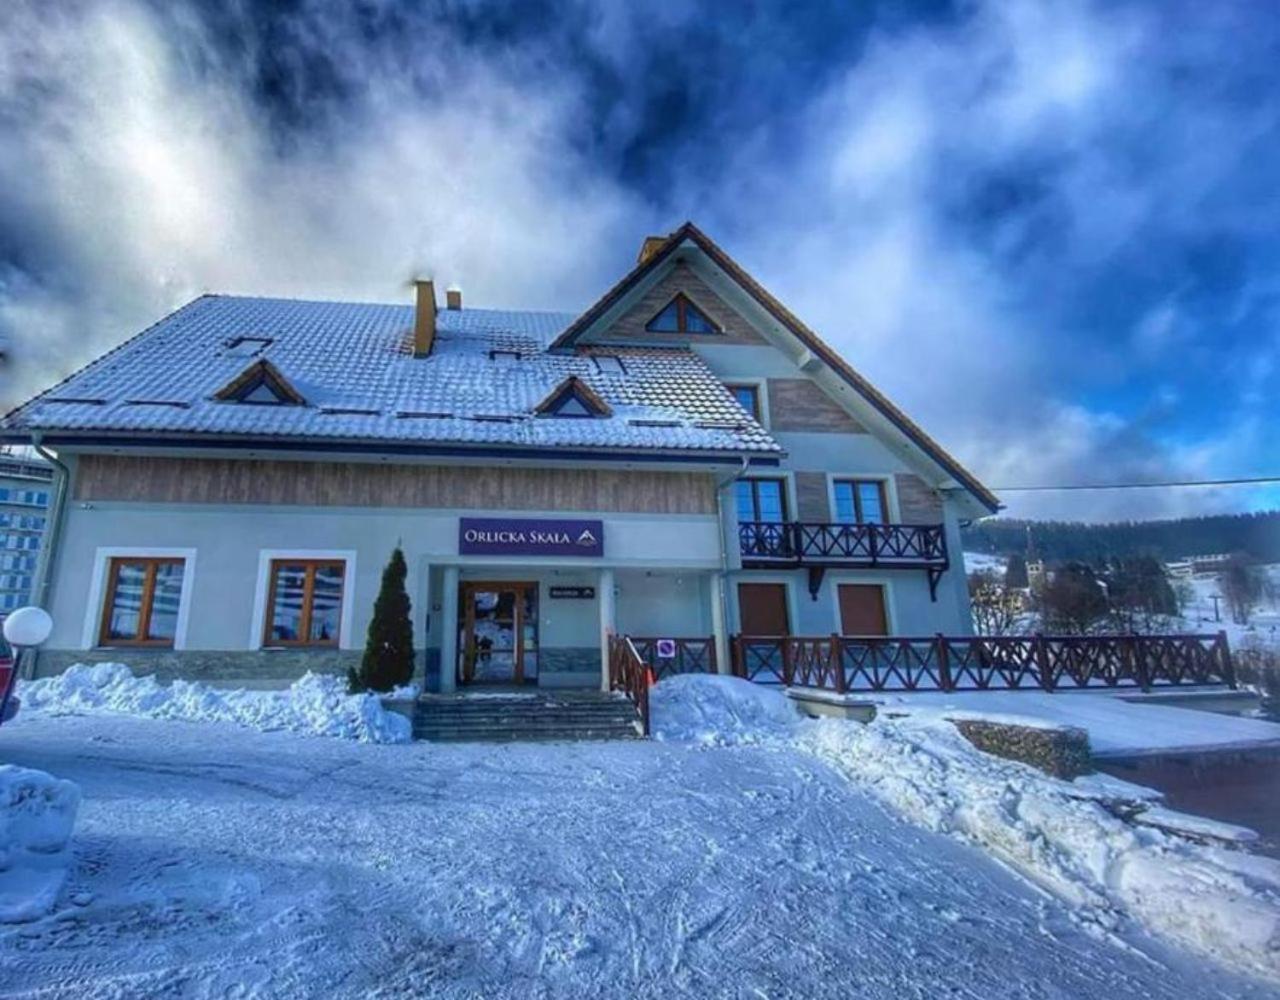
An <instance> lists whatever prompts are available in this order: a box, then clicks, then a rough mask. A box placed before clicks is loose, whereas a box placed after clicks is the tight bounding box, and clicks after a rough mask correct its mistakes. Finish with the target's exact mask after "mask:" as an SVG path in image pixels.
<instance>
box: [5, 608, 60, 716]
mask: <svg viewBox="0 0 1280 1000" xmlns="http://www.w3.org/2000/svg"><path fill="white" fill-rule="evenodd" d="M52 631H53V619H52V618H50V617H49V612H47V611H45V610H44V608H37V607H26V608H19V609H18V610H17V611H15V612H14V613H13V614H11V615H10V616H9V617H8V618H6V619H5V620H4V638H5V642H7V643H8V644H9V645H10V646H12V647H13V670H12V672H11V673H10V674H9V682H8V683H7V684H6V685H5V686H4V690H3V691H0V722H3V721H4V719H5V712H6V710H7V709H8V707H9V696H10V695H11V694H12V693H13V689H14V686H15V685H16V684H17V682H18V671H19V670H20V669H21V667H22V654H23V653H24V652H26V650H28V649H35V648H36V647H37V646H40V645H42V644H43V643H44V641H45V640H46V639H48V638H49V633H50V632H52Z"/></svg>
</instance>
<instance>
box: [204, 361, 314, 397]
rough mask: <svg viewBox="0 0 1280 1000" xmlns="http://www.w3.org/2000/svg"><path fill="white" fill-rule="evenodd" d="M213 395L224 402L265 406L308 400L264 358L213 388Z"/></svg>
mask: <svg viewBox="0 0 1280 1000" xmlns="http://www.w3.org/2000/svg"><path fill="white" fill-rule="evenodd" d="M213 398H214V399H216V400H218V401H220V402H225V403H232V402H234V403H257V404H264V405H268V406H305V405H306V402H307V401H306V400H305V399H303V398H302V394H301V393H300V392H298V390H297V389H295V388H294V387H293V386H292V385H290V384H289V381H288V379H286V378H285V377H284V376H283V375H282V374H281V373H280V370H279V369H278V368H276V366H275V365H273V364H272V363H271V362H270V361H268V360H267V359H266V358H262V359H261V360H258V361H255V362H254V363H253V364H251V365H249V367H247V368H245V369H244V371H242V372H241V373H240V374H239V375H237V376H236V377H235V378H233V379H232V380H231V381H230V382H228V383H227V384H226V385H224V386H223V387H222V388H221V389H219V390H218V391H217V392H215V393H214V394H213Z"/></svg>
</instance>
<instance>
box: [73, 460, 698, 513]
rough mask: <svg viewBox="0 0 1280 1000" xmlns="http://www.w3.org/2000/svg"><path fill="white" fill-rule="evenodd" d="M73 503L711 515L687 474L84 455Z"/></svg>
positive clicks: (692, 475) (693, 479) (694, 477)
mask: <svg viewBox="0 0 1280 1000" xmlns="http://www.w3.org/2000/svg"><path fill="white" fill-rule="evenodd" d="M73 492H74V498H75V499H76V500H82V501H89V500H117V501H130V502H150V503H208V504H241V503H244V504H288V505H298V506H316V507H423V508H458V509H487V510H551V511H561V510H563V511H570V510H575V511H602V512H617V513H624V512H634V513H646V514H715V513H716V499H715V482H714V480H713V478H712V477H711V476H709V475H705V474H701V473H692V472H624V471H617V470H613V469H527V468H505V467H499V468H477V467H472V466H433V465H372V464H359V463H340V462H270V461H264V460H256V459H255V460H240V459H203V458H152V457H147V456H116V455H84V456H81V458H80V461H79V466H78V469H77V473H76V477H75V488H74V491H73Z"/></svg>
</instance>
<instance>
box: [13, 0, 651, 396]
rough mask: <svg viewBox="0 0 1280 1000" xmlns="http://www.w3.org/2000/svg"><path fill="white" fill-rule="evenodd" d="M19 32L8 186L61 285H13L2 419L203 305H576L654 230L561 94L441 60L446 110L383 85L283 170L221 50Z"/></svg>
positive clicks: (121, 36) (30, 13)
mask: <svg viewBox="0 0 1280 1000" xmlns="http://www.w3.org/2000/svg"><path fill="white" fill-rule="evenodd" d="M6 17H7V18H8V20H9V21H10V22H11V23H10V25H9V28H10V29H11V30H8V31H6V33H5V38H6V39H7V41H6V42H5V43H3V44H2V45H0V53H2V54H0V108H4V109H6V110H8V111H10V112H11V113H13V114H14V117H18V114H17V112H20V111H24V110H25V111H26V114H23V115H21V118H22V124H21V125H20V126H19V127H18V128H17V129H16V132H15V134H14V135H13V136H12V141H13V143H14V147H15V148H16V150H17V153H16V154H12V155H10V156H9V157H6V160H7V162H5V163H4V167H5V170H4V175H3V177H4V181H5V183H6V184H8V185H9V186H10V192H9V194H8V197H10V198H13V199H15V200H16V199H20V200H21V201H22V203H23V207H24V209H25V211H26V215H27V218H28V219H29V220H30V221H31V223H32V226H33V228H36V229H38V230H39V231H40V238H41V239H43V240H46V241H48V242H49V244H50V245H51V247H52V252H53V253H54V254H56V255H57V258H58V263H59V268H60V270H61V281H60V282H59V283H58V284H57V285H56V286H53V287H50V286H49V285H47V284H42V283H39V282H36V281H34V280H33V279H32V278H31V277H30V276H27V275H23V274H15V275H14V276H13V277H12V279H11V280H9V281H6V282H5V283H4V284H3V285H0V322H3V323H4V324H5V325H6V326H8V327H9V328H11V329H12V330H13V331H14V332H15V333H16V335H17V337H18V343H17V344H16V345H14V350H15V358H16V364H15V366H14V368H13V370H12V372H11V373H9V375H8V376H7V377H6V378H5V382H6V384H4V385H3V386H0V402H13V401H15V400H16V399H18V398H20V397H22V396H23V395H25V394H28V393H30V392H31V391H33V390H35V389H37V388H39V387H41V386H42V385H44V384H47V382H48V381H49V380H50V379H51V378H54V377H57V376H59V375H61V374H64V373H66V372H67V371H68V370H70V369H72V368H74V367H76V366H78V365H80V364H82V363H84V362H85V361H87V360H89V359H90V358H91V357H93V356H94V355H96V354H98V353H100V352H101V351H102V350H104V349H105V348H107V347H109V346H111V345H112V344H114V343H116V342H118V341H119V340H121V339H123V337H124V336H126V335H128V334H130V333H132V332H135V331H136V330H138V329H141V328H142V327H143V326H145V325H146V324H147V323H149V322H151V321H153V320H154V319H155V318H156V317H157V316H158V315H160V314H162V313H164V312H166V311H168V310H170V309H172V308H174V307H176V306H177V305H179V304H181V303H182V302H184V301H186V300H188V299H190V298H192V297H194V296H195V295H197V294H199V293H200V292H202V291H230V292H242V293H257V294H271V295H294V296H313V297H333V298H339V297H344V296H350V297H357V298H372V299H376V300H379V301H396V300H398V299H403V300H405V301H408V292H407V282H408V280H409V279H410V278H411V277H413V276H414V274H415V273H428V274H431V273H434V274H435V275H437V276H439V277H440V278H441V279H442V280H444V281H447V282H458V283H459V284H461V285H462V286H463V287H464V290H465V291H466V292H467V295H468V299H469V300H470V301H473V302H476V303H478V304H480V303H488V304H493V305H520V306H529V307H543V308H555V307H563V306H564V305H565V304H566V303H568V304H572V305H576V304H579V303H581V302H583V301H585V300H587V299H588V298H589V297H590V296H591V295H593V294H594V293H597V292H598V290H599V289H600V288H601V287H603V286H604V285H605V284H606V283H607V282H608V281H609V280H611V279H612V278H613V275H612V274H609V273H607V272H604V271H603V270H602V269H601V265H600V262H601V261H602V260H603V259H605V258H606V257H607V255H606V253H605V252H604V248H605V247H611V246H613V245H614V244H615V242H616V241H617V240H618V239H619V238H625V239H627V240H631V239H633V238H635V236H634V234H635V233H636V232H637V231H638V230H639V229H641V228H642V224H641V223H638V222H637V221H635V218H634V214H633V213H635V212H636V206H635V205H634V203H633V202H632V201H631V200H630V199H629V197H628V196H627V195H626V194H625V193H623V192H622V191H621V190H620V189H619V188H617V187H616V186H614V185H613V184H612V183H611V182H609V181H608V180H606V179H604V178H603V177H602V175H601V174H600V173H599V172H597V171H595V170H594V169H593V168H592V166H591V165H590V164H589V163H586V162H584V161H583V159H582V158H581V156H580V155H578V154H576V153H575V152H574V150H573V149H572V147H571V146H570V143H569V142H568V139H567V132H568V126H569V124H570V123H571V121H572V115H573V113H574V107H575V105H574V101H575V97H574V95H573V94H572V93H569V92H565V91H564V90H563V89H561V88H560V87H559V86H558V85H557V84H556V83H555V82H554V81H545V82H544V84H543V85H542V86H539V87H537V88H530V87H527V86H522V85H521V82H520V81H518V80H514V79H511V78H509V76H508V75H506V74H505V73H504V68H503V67H501V66H489V65H486V64H485V63H483V62H475V61H473V62H467V61H464V60H460V59H457V58H456V57H455V55H454V54H452V53H451V52H450V50H449V49H448V47H447V46H446V47H442V49H441V51H440V54H439V61H438V64H437V65H436V67H435V68H436V69H437V70H438V71H439V73H440V75H441V76H443V77H444V78H446V79H447V87H446V88H445V89H444V90H443V91H440V92H438V93H437V95H436V96H435V97H433V98H424V97H422V96H420V95H417V94H415V93H414V92H413V89H412V87H411V85H410V82H409V81H408V80H406V79H405V78H403V77H400V76H397V75H396V73H395V70H396V69H397V68H398V67H396V66H383V67H381V69H379V68H378V67H377V66H376V64H375V65H371V66H369V67H368V72H369V73H370V74H371V75H370V76H369V77H368V78H367V79H366V80H365V84H366V88H367V90H366V93H365V94H364V101H365V104H364V108H363V113H362V114H361V115H360V116H353V117H352V119H351V120H349V121H344V122H342V123H341V125H340V127H339V128H338V129H337V130H336V131H335V132H331V133H327V134H325V135H323V136H317V137H313V138H311V139H309V140H307V141H305V142H301V143H299V144H296V145H294V146H292V147H290V148H287V149H280V148H278V147H277V145H275V144H274V143H273V136H272V134H271V132H270V129H269V124H268V121H267V119H266V115H265V112H263V111H262V110H261V109H258V108H255V107H254V106H252V105H251V104H249V103H248V99H247V98H246V97H245V95H244V94H243V92H242V88H241V87H240V86H239V85H238V84H237V82H236V81H235V79H234V78H233V77H232V76H231V74H230V73H229V72H228V71H227V69H226V67H223V66H220V65H219V64H218V63H217V60H216V57H215V54H214V53H213V52H212V50H211V49H209V48H205V49H203V53H204V56H205V58H206V59H207V62H208V67H207V68H206V69H205V71H203V72H194V71H193V69H192V66H191V64H190V61H189V60H184V59H181V58H179V54H180V52H181V46H180V45H179V44H178V42H179V40H178V39H175V38H173V37H172V36H171V35H162V34H161V31H160V27H159V25H158V24H157V22H156V21H155V19H154V18H153V16H152V15H150V14H148V13H147V12H146V11H145V10H144V9H143V8H141V7H139V6H135V5H131V4H128V3H121V4H110V5H105V4H90V5H87V6H86V7H84V8H83V9H82V10H80V11H77V12H75V13H74V14H73V13H71V12H65V13H61V14H60V13H58V12H56V11H53V10H52V9H50V8H48V7H46V6H45V5H42V4H26V5H23V6H21V7H20V8H15V9H14V10H12V11H10V12H9V13H8V14H7V15H6ZM166 30H167V31H169V32H172V31H173V30H175V28H174V26H173V25H172V24H170V25H167V26H166ZM186 30H188V31H192V32H198V29H197V28H195V27H194V26H192V25H190V24H188V25H187V26H186ZM180 41H181V42H182V43H183V44H184V45H186V46H196V47H197V48H200V47H201V46H203V45H204V44H205V40H204V39H203V38H202V37H201V36H199V34H195V35H193V36H190V37H185V38H183V39H181V40H180ZM326 44H338V43H337V42H335V41H333V40H332V39H326ZM332 54H334V55H335V56H337V57H343V56H344V53H342V52H335V53H332ZM350 58H351V59H353V60H357V59H359V58H360V55H359V53H358V52H356V51H354V50H353V51H352V52H351V53H350ZM379 73H381V74H382V75H378V74H379ZM35 95H38V96H35Z"/></svg>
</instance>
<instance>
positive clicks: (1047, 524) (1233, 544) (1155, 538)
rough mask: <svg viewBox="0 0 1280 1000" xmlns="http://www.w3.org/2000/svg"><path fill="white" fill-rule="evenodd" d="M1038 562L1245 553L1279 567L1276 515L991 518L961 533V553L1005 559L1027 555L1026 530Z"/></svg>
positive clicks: (1097, 561)
mask: <svg viewBox="0 0 1280 1000" xmlns="http://www.w3.org/2000/svg"><path fill="white" fill-rule="evenodd" d="M1028 529H1030V531H1031V541H1032V544H1033V545H1034V547H1035V551H1036V553H1037V554H1038V555H1039V556H1040V558H1042V559H1045V560H1046V561H1048V562H1062V561H1066V560H1079V561H1081V562H1089V563H1094V564H1100V563H1101V562H1102V561H1103V560H1105V559H1109V558H1114V557H1117V556H1135V555H1154V556H1157V557H1159V558H1160V559H1163V560H1165V561H1171V560H1175V559H1181V558H1182V557H1184V556H1199V555H1210V554H1212V553H1217V552H1245V553H1248V554H1249V555H1251V556H1253V557H1254V558H1255V559H1258V560H1260V561H1262V562H1268V563H1270V562H1280V510H1270V511H1263V512H1260V513H1256V514H1221V515H1215V516H1213V517H1187V518H1179V519H1177V520H1170V521H1120V522H1116V523H1114V524H1085V523H1082V522H1076V521H1022V520H1017V519H1014V518H991V519H988V520H986V521H979V522H976V523H974V524H972V525H970V526H969V527H967V528H965V529H963V531H962V532H961V535H962V536H963V538H964V548H965V551H966V552H986V553H989V554H992V555H1010V554H1012V553H1014V552H1026V551H1027V530H1028Z"/></svg>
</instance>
